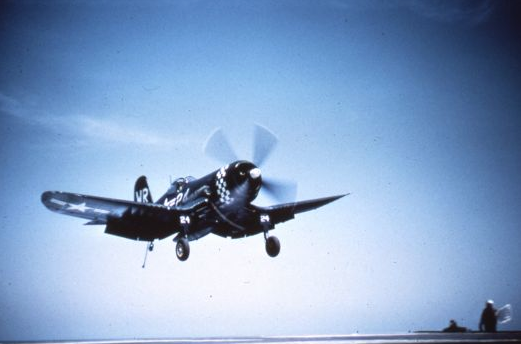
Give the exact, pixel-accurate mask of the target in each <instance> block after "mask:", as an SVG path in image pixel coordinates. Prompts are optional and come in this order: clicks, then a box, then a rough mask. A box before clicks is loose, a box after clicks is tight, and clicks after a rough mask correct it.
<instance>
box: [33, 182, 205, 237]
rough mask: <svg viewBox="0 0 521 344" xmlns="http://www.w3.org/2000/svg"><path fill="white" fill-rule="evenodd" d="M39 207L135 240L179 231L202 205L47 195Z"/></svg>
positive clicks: (43, 195)
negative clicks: (169, 204) (184, 219)
mask: <svg viewBox="0 0 521 344" xmlns="http://www.w3.org/2000/svg"><path fill="white" fill-rule="evenodd" d="M42 203H43V204H44V205H45V206H46V207H47V208H48V209H49V210H51V211H54V212H57V213H60V214H65V215H70V216H75V217H79V218H82V219H86V220H89V222H87V223H86V225H107V227H106V229H105V232H106V233H108V234H113V235H117V236H122V237H125V238H129V239H134V240H147V241H151V240H154V239H163V238H166V237H167V236H170V235H172V234H174V233H176V232H179V231H180V229H181V228H182V227H181V224H180V221H181V218H182V217H183V216H190V215H192V214H193V213H194V212H195V211H197V209H199V208H200V207H201V206H205V204H203V203H204V202H199V203H195V204H192V205H190V206H189V207H173V208H171V207H166V206H164V205H161V204H155V203H141V202H132V201H126V200H120V199H112V198H104V197H98V196H89V195H82V194H76V193H69V192H59V191H47V192H44V193H43V194H42Z"/></svg>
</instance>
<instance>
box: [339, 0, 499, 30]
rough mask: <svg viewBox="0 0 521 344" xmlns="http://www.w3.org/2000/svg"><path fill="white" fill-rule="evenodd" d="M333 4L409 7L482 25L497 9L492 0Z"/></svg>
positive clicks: (341, 0) (432, 15) (343, 5)
mask: <svg viewBox="0 0 521 344" xmlns="http://www.w3.org/2000/svg"><path fill="white" fill-rule="evenodd" d="M329 4H330V5H331V6H334V7H337V8H340V9H344V10H363V11H373V10H378V11H381V10H382V9H407V10H410V11H412V12H413V13H415V14H417V15H420V16H422V17H425V18H428V19H431V20H434V21H438V22H444V23H463V24H468V25H480V24H483V23H485V22H487V21H488V20H489V19H490V17H491V14H492V13H493V12H494V10H495V9H496V5H497V1H491V0H433V1H425V0H387V1H382V0H364V1H349V0H330V1H329Z"/></svg>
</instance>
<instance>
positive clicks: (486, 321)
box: [479, 300, 497, 332]
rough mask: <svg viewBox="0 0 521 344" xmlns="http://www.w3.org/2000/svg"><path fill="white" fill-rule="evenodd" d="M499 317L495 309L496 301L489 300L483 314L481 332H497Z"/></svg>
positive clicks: (480, 325)
mask: <svg viewBox="0 0 521 344" xmlns="http://www.w3.org/2000/svg"><path fill="white" fill-rule="evenodd" d="M496 327H497V316H496V309H495V308H494V301H492V300H489V301H487V304H486V306H485V309H484V310H483V312H482V313H481V320H480V321H479V330H480V331H485V332H496Z"/></svg>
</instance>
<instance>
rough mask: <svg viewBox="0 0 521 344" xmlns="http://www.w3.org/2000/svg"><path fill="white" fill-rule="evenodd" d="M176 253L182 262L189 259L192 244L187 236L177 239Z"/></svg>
mask: <svg viewBox="0 0 521 344" xmlns="http://www.w3.org/2000/svg"><path fill="white" fill-rule="evenodd" d="M175 254H176V255H177V259H179V260H180V261H182V262H184V261H185V260H187V259H188V256H189V255H190V245H189V244H188V240H187V239H186V238H181V239H179V241H177V244H176V245H175Z"/></svg>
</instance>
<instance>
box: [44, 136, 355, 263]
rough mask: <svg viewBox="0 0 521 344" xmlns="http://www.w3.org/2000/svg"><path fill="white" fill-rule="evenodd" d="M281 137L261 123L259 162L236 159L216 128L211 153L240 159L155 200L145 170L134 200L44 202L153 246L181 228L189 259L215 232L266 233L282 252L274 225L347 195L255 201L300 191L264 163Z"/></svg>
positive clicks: (181, 255) (182, 250)
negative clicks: (269, 173)
mask: <svg viewBox="0 0 521 344" xmlns="http://www.w3.org/2000/svg"><path fill="white" fill-rule="evenodd" d="M275 142H276V138H275V136H274V135H273V134H272V133H271V132H269V131H268V130H267V129H265V128H263V127H261V126H256V127H255V147H254V149H255V151H254V161H255V162H256V164H254V163H252V162H249V161H245V160H237V159H233V158H234V153H233V150H232V149H231V148H230V146H229V144H228V141H227V140H226V138H225V137H224V136H223V134H222V131H221V130H220V129H219V130H217V131H215V132H214V134H213V135H212V136H211V137H210V139H209V140H208V142H207V144H206V148H205V151H206V153H207V154H209V155H212V156H214V157H217V158H219V159H222V160H224V159H230V160H227V161H233V160H235V161H234V162H232V163H229V164H227V165H226V166H224V167H221V168H220V169H218V170H216V171H214V172H212V173H210V174H208V175H206V176H204V177H202V178H199V179H196V178H194V177H185V178H179V179H177V180H175V181H174V182H173V183H171V185H170V188H169V189H168V190H167V192H166V193H165V194H164V195H163V196H162V197H161V198H159V199H158V200H157V202H155V203H154V202H153V201H152V195H151V193H150V190H149V188H148V183H147V179H146V177H145V176H141V177H139V178H138V179H137V181H136V183H135V187H134V201H133V202H132V201H127V200H120V199H112V198H104V197H97V196H87V195H81V194H76V193H68V192H59V191H46V192H44V193H43V194H42V197H41V198H42V203H43V204H44V205H45V206H46V207H47V208H48V209H49V210H52V211H54V212H57V213H60V214H66V215H71V216H76V217H80V218H83V219H87V220H89V222H87V223H86V225H105V226H106V227H105V233H108V234H113V235H117V236H121V237H124V238H128V239H133V240H140V241H147V242H148V243H149V244H148V246H147V248H148V250H149V251H152V249H153V247H154V240H156V239H159V240H161V239H164V238H167V237H169V236H171V235H174V234H176V236H175V237H174V239H173V240H174V242H176V255H177V258H178V259H179V260H181V261H185V260H187V259H188V256H189V254H190V246H189V242H190V241H192V240H197V239H200V238H202V237H204V236H206V235H208V234H210V233H213V234H216V235H219V236H222V237H231V238H234V239H235V238H243V237H248V236H252V235H256V234H260V233H264V238H265V243H266V252H267V253H268V255H269V256H270V257H276V256H277V255H278V254H279V252H280V243H279V240H278V239H277V237H275V236H270V235H269V234H268V231H269V230H271V229H274V228H275V225H276V224H278V223H281V222H284V221H287V220H290V219H293V218H294V216H295V214H297V213H302V212H305V211H309V210H312V209H316V208H318V207H321V206H323V205H325V204H328V203H330V202H333V201H335V200H337V199H339V198H341V197H343V196H345V195H338V196H331V197H324V198H318V199H312V200H307V201H299V202H290V203H283V204H278V205H273V206H269V207H260V206H256V205H253V204H252V202H253V200H255V198H256V197H257V195H258V193H259V191H260V189H261V187H262V186H264V189H265V190H266V191H267V192H269V193H272V194H273V195H274V196H280V193H281V192H282V193H284V192H285V193H286V194H287V193H288V189H289V190H290V191H289V193H292V194H293V196H294V192H293V191H295V190H294V188H292V187H291V186H290V187H288V186H285V187H284V186H281V184H280V183H279V182H273V181H270V180H269V179H266V178H263V176H262V174H261V170H260V168H259V167H258V166H259V165H260V164H261V163H262V162H263V161H264V160H265V158H266V157H267V155H268V154H269V153H270V151H271V150H272V148H273V147H274V145H275ZM263 179H264V180H263ZM291 189H293V190H291ZM281 190H282V191H281ZM147 252H148V251H147ZM145 261H146V256H145ZM143 267H144V264H143Z"/></svg>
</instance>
